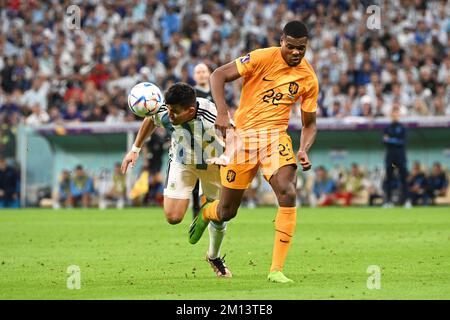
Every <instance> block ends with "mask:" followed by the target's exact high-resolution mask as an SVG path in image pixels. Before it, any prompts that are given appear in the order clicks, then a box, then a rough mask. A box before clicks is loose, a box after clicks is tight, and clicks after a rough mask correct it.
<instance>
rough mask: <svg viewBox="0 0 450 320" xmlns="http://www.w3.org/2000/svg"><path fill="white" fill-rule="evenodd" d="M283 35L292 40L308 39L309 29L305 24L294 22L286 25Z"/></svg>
mask: <svg viewBox="0 0 450 320" xmlns="http://www.w3.org/2000/svg"><path fill="white" fill-rule="evenodd" d="M283 34H284V35H285V36H290V37H292V38H303V37H307V38H308V28H307V27H306V26H305V24H304V23H303V22H301V21H298V20H294V21H290V22H288V23H286V25H285V26H284V28H283Z"/></svg>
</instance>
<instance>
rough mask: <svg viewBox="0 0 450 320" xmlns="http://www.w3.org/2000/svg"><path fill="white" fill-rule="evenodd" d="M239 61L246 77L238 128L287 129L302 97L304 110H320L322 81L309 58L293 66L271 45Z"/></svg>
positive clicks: (278, 48)
mask: <svg viewBox="0 0 450 320" xmlns="http://www.w3.org/2000/svg"><path fill="white" fill-rule="evenodd" d="M235 62H236V66H237V69H238V71H239V74H240V75H241V76H242V77H243V78H244V82H243V86H242V93H241V100H240V102H239V108H238V109H237V111H236V113H235V115H234V121H235V124H236V128H238V129H241V130H248V129H253V130H257V131H259V130H267V129H271V130H274V129H275V130H280V131H286V130H287V127H288V123H289V114H290V111H291V107H292V105H293V104H294V103H295V102H297V101H298V100H299V99H300V101H301V108H302V110H303V111H306V112H315V111H316V109H317V97H318V94H319V82H318V80H317V76H316V73H315V72H314V70H313V68H312V67H311V65H310V64H309V63H308V61H306V59H305V58H303V59H302V62H301V63H300V64H299V65H298V66H296V67H290V66H289V65H288V64H287V63H286V62H285V61H284V59H283V57H282V56H281V48H280V47H271V48H265V49H258V50H255V51H252V52H250V53H249V54H247V55H245V56H243V57H240V58H238V59H236V60H235Z"/></svg>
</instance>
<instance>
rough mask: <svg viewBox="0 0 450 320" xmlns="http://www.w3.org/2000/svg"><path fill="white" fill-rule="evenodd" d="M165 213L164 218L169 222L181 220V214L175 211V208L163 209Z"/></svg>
mask: <svg viewBox="0 0 450 320" xmlns="http://www.w3.org/2000/svg"><path fill="white" fill-rule="evenodd" d="M164 213H165V215H166V220H167V222H168V223H170V224H178V223H180V222H181V221H182V220H183V214H182V213H181V212H177V211H176V210H171V211H164Z"/></svg>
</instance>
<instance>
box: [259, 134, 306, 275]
mask: <svg viewBox="0 0 450 320" xmlns="http://www.w3.org/2000/svg"><path fill="white" fill-rule="evenodd" d="M261 169H262V172H263V174H264V177H265V178H266V179H267V180H268V181H269V183H270V185H271V187H272V189H273V191H274V192H275V195H276V197H277V200H278V206H279V207H278V212H277V215H276V218H275V239H274V247H273V254H272V265H271V267H270V273H269V276H268V280H269V281H272V282H278V283H287V282H292V280H291V279H289V278H287V277H286V276H285V275H284V274H283V273H282V271H283V267H284V262H285V260H286V257H287V253H288V251H289V247H290V245H291V242H292V237H293V236H294V232H295V226H296V221H297V207H296V197H297V191H296V182H297V164H296V158H295V154H294V153H293V151H292V143H291V139H290V137H289V136H288V135H287V134H286V135H282V136H281V137H280V138H279V141H278V146H276V145H274V144H272V146H271V150H270V153H269V156H268V157H267V158H265V159H263V161H262V163H261Z"/></svg>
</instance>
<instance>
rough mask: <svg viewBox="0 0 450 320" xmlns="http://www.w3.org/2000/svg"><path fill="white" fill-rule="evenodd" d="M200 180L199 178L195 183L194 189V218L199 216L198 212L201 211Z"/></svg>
mask: <svg viewBox="0 0 450 320" xmlns="http://www.w3.org/2000/svg"><path fill="white" fill-rule="evenodd" d="M199 189H200V180H197V183H196V184H195V187H194V190H192V215H193V216H192V218H195V217H196V216H198V213H199V212H200V194H199Z"/></svg>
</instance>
